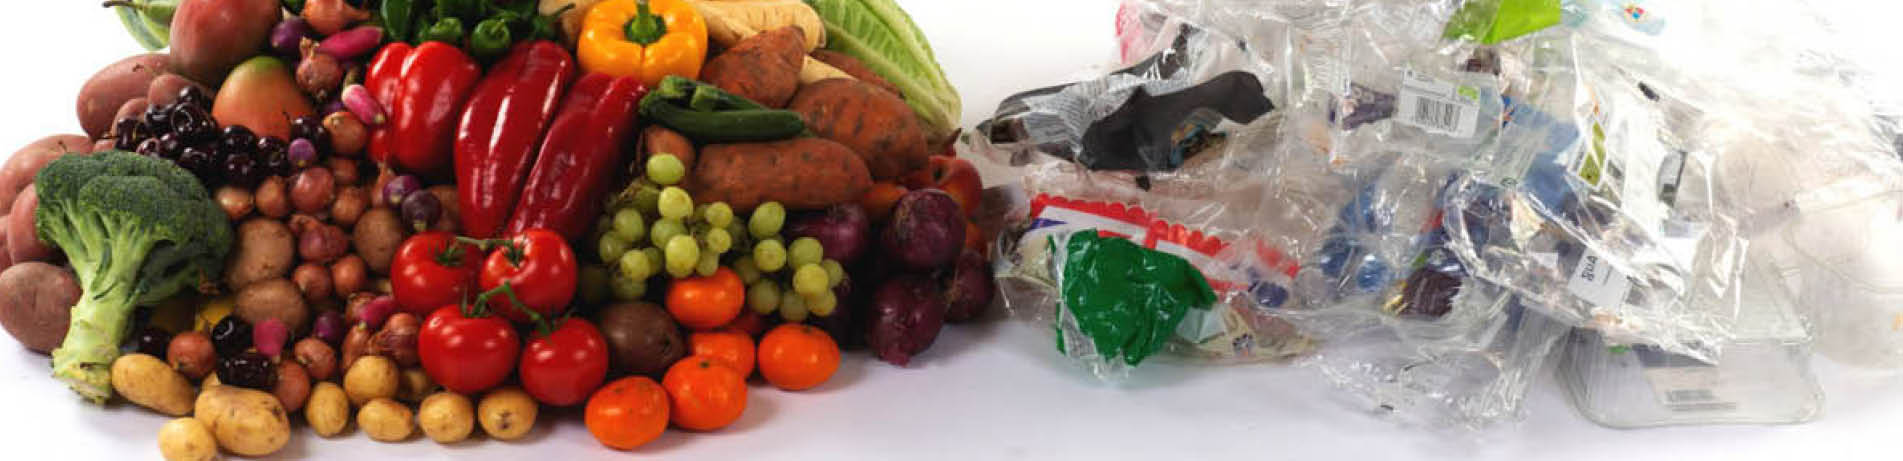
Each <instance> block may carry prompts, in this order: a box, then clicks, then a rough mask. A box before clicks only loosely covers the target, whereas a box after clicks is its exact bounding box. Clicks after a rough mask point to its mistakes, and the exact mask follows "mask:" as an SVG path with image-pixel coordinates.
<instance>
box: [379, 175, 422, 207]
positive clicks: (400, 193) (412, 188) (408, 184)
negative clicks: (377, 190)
mask: <svg viewBox="0 0 1903 461" xmlns="http://www.w3.org/2000/svg"><path fill="white" fill-rule="evenodd" d="M419 190H423V180H421V179H417V178H416V176H413V175H407V174H406V175H402V176H397V177H396V179H392V180H390V182H389V183H388V184H384V185H383V203H385V204H388V205H390V206H398V205H401V204H402V203H403V199H405V198H408V197H409V196H410V193H413V192H416V191H419Z"/></svg>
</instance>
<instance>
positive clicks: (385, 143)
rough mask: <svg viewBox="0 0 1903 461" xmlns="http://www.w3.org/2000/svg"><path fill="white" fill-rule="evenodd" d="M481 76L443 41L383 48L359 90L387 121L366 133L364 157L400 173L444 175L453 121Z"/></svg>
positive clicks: (471, 61) (452, 138) (473, 64)
mask: <svg viewBox="0 0 1903 461" xmlns="http://www.w3.org/2000/svg"><path fill="white" fill-rule="evenodd" d="M481 77H482V67H481V66H478V65H476V61H475V60H474V59H470V58H469V55H467V54H463V52H462V50H460V49H457V48H456V47H455V46H451V45H449V44H446V43H442V42H427V43H424V44H422V45H418V46H416V47H415V48H410V47H409V45H404V44H401V43H393V44H390V45H389V46H385V47H383V49H382V50H381V51H378V52H377V57H376V59H375V60H373V61H372V62H371V64H370V71H369V73H368V74H365V79H364V86H365V87H367V88H369V89H370V92H371V95H372V96H375V97H376V98H377V101H378V102H381V103H383V107H384V110H385V111H387V112H389V114H390V120H389V122H387V123H384V124H383V125H381V126H378V127H376V129H375V130H372V131H371V132H370V158H371V159H372V160H376V161H378V162H382V163H384V164H387V165H394V166H396V167H397V168H399V169H402V170H405V171H411V172H416V173H421V174H427V175H440V174H442V173H446V172H447V171H445V170H447V169H448V167H449V163H450V160H449V159H450V146H451V144H453V143H454V141H455V136H456V122H457V117H459V116H461V115H462V110H463V102H464V101H466V100H468V99H469V93H470V92H471V91H472V90H474V89H475V87H476V79H478V78H481Z"/></svg>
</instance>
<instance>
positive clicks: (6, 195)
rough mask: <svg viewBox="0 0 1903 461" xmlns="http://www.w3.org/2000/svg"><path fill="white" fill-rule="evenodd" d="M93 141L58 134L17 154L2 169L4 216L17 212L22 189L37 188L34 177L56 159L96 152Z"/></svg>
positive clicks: (0, 200) (1, 207) (0, 192)
mask: <svg viewBox="0 0 1903 461" xmlns="http://www.w3.org/2000/svg"><path fill="white" fill-rule="evenodd" d="M92 143H93V142H92V140H91V139H87V138H86V137H85V136H80V135H76V134H56V135H52V136H47V137H44V138H40V139H39V140H37V141H33V143H32V144H27V145H26V147H22V148H20V150H17V151H14V152H13V155H12V156H9V157H7V162H6V164H5V165H4V166H0V213H7V212H9V211H12V210H13V200H14V199H15V198H16V197H17V196H18V195H20V191H21V190H22V189H26V186H27V185H29V184H33V175H35V174H39V172H40V169H41V168H45V167H46V164H47V163H51V162H52V161H53V159H56V158H59V157H60V156H61V155H66V154H84V153H87V152H92Z"/></svg>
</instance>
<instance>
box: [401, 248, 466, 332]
mask: <svg viewBox="0 0 1903 461" xmlns="http://www.w3.org/2000/svg"><path fill="white" fill-rule="evenodd" d="M481 259H482V252H481V250H479V249H477V248H476V247H475V245H470V244H467V243H458V242H457V241H456V234H451V233H448V232H424V233H421V234H416V235H413V236H410V238H409V239H405V240H404V241H403V245H401V246H398V247H397V248H396V257H395V258H392V259H391V260H390V294H391V295H393V296H395V297H396V304H397V306H400V307H402V308H403V311H404V312H409V313H411V314H416V315H417V316H419V317H421V316H426V315H429V314H430V310H431V309H435V308H438V307H442V306H446V305H456V304H460V303H462V302H463V297H464V296H465V295H469V294H472V293H470V292H469V290H470V289H471V288H473V287H474V286H475V285H476V267H477V263H479V262H480V261H481Z"/></svg>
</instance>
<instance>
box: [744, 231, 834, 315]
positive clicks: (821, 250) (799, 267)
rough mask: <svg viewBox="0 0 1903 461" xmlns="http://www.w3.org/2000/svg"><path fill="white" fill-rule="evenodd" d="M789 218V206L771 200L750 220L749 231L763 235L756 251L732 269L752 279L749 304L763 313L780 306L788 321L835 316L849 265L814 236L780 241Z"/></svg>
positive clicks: (755, 247) (751, 233) (747, 279)
mask: <svg viewBox="0 0 1903 461" xmlns="http://www.w3.org/2000/svg"><path fill="white" fill-rule="evenodd" d="M785 219H786V209H785V208H782V207H781V206H780V204H778V203H767V204H764V205H761V206H760V208H759V209H757V210H754V212H753V216H752V217H750V218H749V219H748V220H747V224H748V225H747V228H748V232H749V233H750V235H751V236H752V237H754V238H756V239H758V240H757V242H756V243H754V245H753V250H752V251H750V252H747V253H745V254H743V255H742V256H740V258H739V259H736V260H734V262H733V270H734V271H735V272H737V273H739V275H740V280H741V281H742V282H746V284H747V306H748V307H750V308H752V309H753V311H754V312H756V313H759V314H760V315H767V314H772V313H774V312H775V311H777V312H779V313H780V318H781V319H784V320H786V321H788V322H800V321H804V320H806V317H807V316H808V315H815V316H820V317H826V316H830V315H832V314H833V311H834V310H835V309H838V308H839V298H838V297H837V296H836V295H834V294H833V288H834V287H837V286H839V284H840V283H843V282H845V280H846V269H845V267H844V266H841V265H839V262H838V261H834V260H830V259H826V258H825V255H826V248H825V247H823V246H821V245H820V243H819V240H816V239H813V238H812V237H801V238H799V239H795V240H793V243H792V244H783V243H781V242H782V241H784V240H782V239H781V238H780V237H779V235H778V234H779V231H780V227H781V225H782V224H784V223H785Z"/></svg>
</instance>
